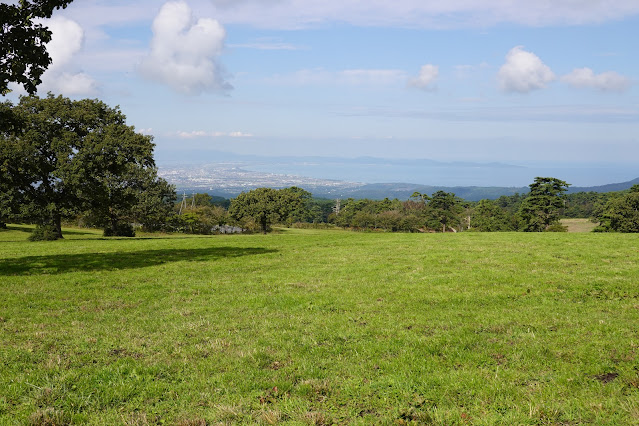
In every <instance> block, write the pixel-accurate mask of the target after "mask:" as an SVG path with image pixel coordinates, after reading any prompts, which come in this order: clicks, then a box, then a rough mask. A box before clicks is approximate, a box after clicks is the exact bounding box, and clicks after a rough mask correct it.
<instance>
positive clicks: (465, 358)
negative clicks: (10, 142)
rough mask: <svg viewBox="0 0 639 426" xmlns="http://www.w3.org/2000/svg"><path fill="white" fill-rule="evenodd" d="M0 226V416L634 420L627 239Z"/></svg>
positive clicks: (102, 421)
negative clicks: (120, 232) (54, 233)
mask: <svg viewBox="0 0 639 426" xmlns="http://www.w3.org/2000/svg"><path fill="white" fill-rule="evenodd" d="M30 229H31V228H29V227H22V226H10V229H9V230H6V231H0V424H2V425H13V424H20V425H22V424H34V425H61V424H95V425H113V424H127V425H146V424H167V425H208V424H317V425H327V424H361V425H366V424H393V425H406V424H441V425H451V424H477V425H482V424H508V425H511V424H531V425H540V424H544V425H545V424H583V423H595V424H615V425H620V424H622V425H623V424H639V236H637V235H629V234H592V233H588V234H586V233H583V234H579V233H570V234H568V233H563V234H562V233H539V234H530V233H459V234H391V233H357V232H342V231H313V230H282V231H281V232H279V233H275V234H270V235H233V236H231V235H229V236H209V237H204V236H184V235H175V236H166V235H143V236H140V237H137V238H134V239H117V238H110V239H105V238H102V237H101V236H100V233H99V232H93V231H87V230H80V229H68V230H65V231H66V232H65V240H61V241H55V242H37V243H31V242H28V241H27V240H26V239H27V237H28V235H29V234H28V231H29V230H30Z"/></svg>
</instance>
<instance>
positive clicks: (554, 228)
mask: <svg viewBox="0 0 639 426" xmlns="http://www.w3.org/2000/svg"><path fill="white" fill-rule="evenodd" d="M544 232H568V228H567V227H566V226H564V225H562V224H561V223H553V224H552V225H550V226H548V228H546V229H544Z"/></svg>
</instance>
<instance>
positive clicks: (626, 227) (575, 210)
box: [176, 178, 639, 233]
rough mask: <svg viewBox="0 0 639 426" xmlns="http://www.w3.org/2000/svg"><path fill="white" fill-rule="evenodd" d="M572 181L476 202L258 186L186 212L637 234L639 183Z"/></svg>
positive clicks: (395, 228) (290, 222)
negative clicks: (570, 223)
mask: <svg viewBox="0 0 639 426" xmlns="http://www.w3.org/2000/svg"><path fill="white" fill-rule="evenodd" d="M567 186H568V185H567V184H566V183H565V182H563V181H560V180H558V179H554V178H537V179H535V182H534V183H533V184H531V185H530V187H531V190H530V192H529V193H528V194H515V195H512V196H502V197H500V198H498V199H496V200H481V201H479V202H467V201H465V200H462V199H460V198H458V197H456V196H455V194H453V193H447V192H443V191H438V192H435V193H434V194H432V196H428V195H427V194H420V193H415V194H413V196H412V197H410V199H408V200H405V201H402V200H398V199H392V200H391V199H388V198H386V199H384V200H370V199H359V200H357V199H353V198H349V199H346V200H326V199H314V198H312V197H311V194H310V193H308V192H306V191H304V190H302V189H299V188H294V187H293V188H287V189H280V190H274V189H267V188H260V189H257V190H254V191H249V192H246V193H243V194H241V195H240V196H239V197H237V198H236V199H232V200H226V201H225V202H226V203H227V205H228V206H229V208H228V210H227V209H224V208H222V207H221V203H222V201H221V200H223V199H219V198H218V199H217V200H216V201H214V200H213V198H212V197H210V196H209V195H208V194H194V195H193V196H192V198H190V200H191V202H190V207H187V208H185V209H184V212H182V215H181V217H182V218H183V219H182V220H183V221H187V222H189V223H190V224H191V225H189V226H188V227H186V228H187V229H185V232H202V233H211V232H216V230H219V229H220V226H230V225H232V226H237V227H241V228H242V229H245V230H247V231H261V232H266V231H268V230H269V229H270V227H271V225H273V224H279V225H282V226H297V227H327V226H333V227H341V228H344V229H351V230H356V231H376V230H377V231H386V232H461V231H466V232H467V231H476V232H500V231H546V232H548V231H559V232H561V231H565V230H566V229H565V228H564V227H563V226H562V225H561V224H560V222H559V220H560V219H561V218H574V217H577V218H589V219H591V220H593V221H594V222H598V223H599V226H598V227H597V228H596V231H599V232H607V231H617V232H639V213H637V212H639V185H636V186H635V187H633V188H632V189H631V190H629V191H621V192H614V193H605V194H602V193H594V192H588V193H575V194H569V195H564V194H563V192H564V191H565V189H566V187H567ZM293 200H294V201H293ZM177 211H178V207H177V205H176V212H177ZM198 230H199V231H198Z"/></svg>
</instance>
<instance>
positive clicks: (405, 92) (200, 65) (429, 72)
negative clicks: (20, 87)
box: [13, 0, 639, 164]
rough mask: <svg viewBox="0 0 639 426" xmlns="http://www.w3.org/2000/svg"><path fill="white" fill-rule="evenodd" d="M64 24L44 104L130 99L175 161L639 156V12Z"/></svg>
mask: <svg viewBox="0 0 639 426" xmlns="http://www.w3.org/2000/svg"><path fill="white" fill-rule="evenodd" d="M48 25H49V27H50V28H51V29H52V31H53V40H52V42H51V44H50V46H49V48H50V52H51V55H52V58H53V63H52V66H51V67H50V69H49V70H48V71H47V73H46V74H45V78H44V83H43V85H42V86H41V89H40V94H42V95H43V94H45V93H46V92H47V91H52V92H53V93H56V94H63V95H66V96H70V97H74V98H82V97H92V98H93V97H98V98H100V99H102V100H104V101H105V102H107V103H108V104H110V105H119V106H120V107H121V109H122V111H123V112H124V113H125V114H126V115H127V117H128V123H129V124H131V125H134V126H135V127H136V129H138V130H139V131H142V132H146V133H149V134H152V135H154V137H155V142H156V144H157V148H156V156H157V157H158V158H159V159H165V158H170V157H171V155H172V153H174V152H178V151H179V152H180V153H181V156H182V157H184V156H185V153H186V154H187V155H188V152H189V151H191V150H193V152H194V156H196V158H194V159H195V160H199V161H215V154H214V151H227V152H234V153H241V154H258V155H290V156H308V155H318V156H344V157H356V156H373V157H394V158H409V157H419V158H430V159H435V160H442V161H452V160H460V161H479V162H483V161H502V162H511V163H517V162H522V161H529V160H532V161H545V160H548V159H553V160H555V161H566V162H578V163H579V162H583V163H592V162H608V163H626V164H633V163H634V162H636V159H637V158H639V87H638V84H639V55H637V40H639V1H637V0H606V1H604V0H535V1H530V0H448V1H445V2H442V1H440V0H394V1H392V2H391V1H387V0H366V1H362V0H339V1H337V0H184V1H158V0H137V1H134V2H132V1H130V0H126V1H125V0H76V1H74V2H73V3H71V4H70V5H69V7H68V8H67V9H65V10H61V11H57V12H56V13H55V14H54V17H53V18H52V19H51V20H50V21H49V22H48ZM13 96H14V97H15V94H14V95H13ZM209 150H210V151H211V152H212V153H211V158H205V157H206V156H207V155H206V151H209ZM195 153H197V154H195ZM203 153H204V154H203Z"/></svg>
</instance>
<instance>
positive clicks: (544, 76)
mask: <svg viewBox="0 0 639 426" xmlns="http://www.w3.org/2000/svg"><path fill="white" fill-rule="evenodd" d="M497 79H498V81H499V85H500V87H501V89H502V90H504V91H506V92H519V93H528V92H531V91H533V90H537V89H544V88H545V87H546V86H547V84H548V83H550V82H551V81H553V80H554V79H555V74H554V73H553V72H552V70H551V69H550V68H549V67H548V66H547V65H545V64H544V63H543V62H542V61H541V59H539V56H537V55H535V54H534V53H532V52H527V51H525V50H524V47H523V46H515V47H513V48H512V49H511V50H510V52H508V54H507V55H506V63H505V64H504V65H502V67H501V68H500V69H499V73H498V74H497Z"/></svg>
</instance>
